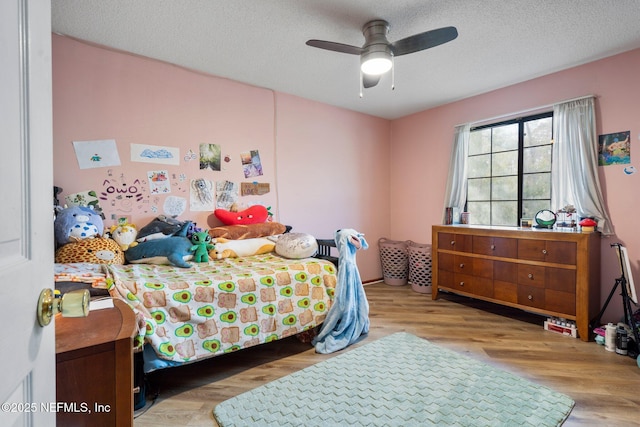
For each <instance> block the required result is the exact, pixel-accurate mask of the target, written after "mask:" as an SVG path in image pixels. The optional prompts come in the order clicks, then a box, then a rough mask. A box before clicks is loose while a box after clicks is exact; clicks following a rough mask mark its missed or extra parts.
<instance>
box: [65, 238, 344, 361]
mask: <svg viewBox="0 0 640 427" xmlns="http://www.w3.org/2000/svg"><path fill="white" fill-rule="evenodd" d="M326 245H331V241H325V240H321V241H320V247H321V248H322V249H320V250H319V253H318V257H320V258H315V257H312V258H304V259H289V258H284V257H281V256H279V255H277V254H276V253H275V252H270V253H266V254H259V255H251V256H243V257H237V258H224V259H220V260H209V261H208V262H203V263H192V267H191V268H179V267H176V266H173V265H155V264H87V263H79V264H56V280H57V287H58V288H62V289H65V286H66V289H67V290H68V289H70V288H69V285H70V284H71V285H72V284H74V283H75V284H78V285H77V286H72V287H74V288H77V287H81V286H82V285H84V286H85V287H88V288H91V292H92V295H93V296H100V294H101V293H104V292H105V291H101V290H100V288H103V287H106V288H107V292H108V295H110V296H111V297H113V298H120V299H122V300H124V301H126V302H127V303H128V304H129V305H130V306H131V307H132V309H133V310H134V312H135V313H136V316H137V318H138V326H139V335H138V337H137V339H136V343H137V345H138V346H139V347H140V348H142V347H144V368H143V369H144V372H145V373H149V372H152V371H154V370H158V369H163V368H167V367H172V366H178V365H182V364H185V363H192V362H196V361H200V360H203V359H209V358H212V357H215V356H218V355H221V354H226V353H230V352H233V351H237V350H240V349H245V348H248V347H252V346H255V345H259V344H262V343H267V342H271V341H275V340H278V339H281V338H286V337H289V336H292V335H297V334H300V333H302V332H308V333H311V332H312V331H313V329H314V328H316V327H317V326H319V325H320V324H322V322H323V320H324V318H325V316H326V314H327V312H328V310H329V308H330V307H331V303H332V300H333V296H334V291H335V286H336V280H337V275H336V273H337V270H336V264H335V261H336V259H335V258H333V257H331V256H330V255H328V254H329V252H328V250H327V248H326ZM327 255H328V256H327ZM96 287H97V288H96Z"/></svg>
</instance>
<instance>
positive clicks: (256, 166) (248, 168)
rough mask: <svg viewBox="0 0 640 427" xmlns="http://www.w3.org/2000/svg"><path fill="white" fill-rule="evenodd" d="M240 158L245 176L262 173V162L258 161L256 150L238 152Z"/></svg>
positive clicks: (258, 155)
mask: <svg viewBox="0 0 640 427" xmlns="http://www.w3.org/2000/svg"><path fill="white" fill-rule="evenodd" d="M240 158H241V159H242V170H243V171H244V177H245V178H250V177H252V176H260V175H262V163H261V162H260V153H259V152H258V150H251V151H246V152H244V153H240Z"/></svg>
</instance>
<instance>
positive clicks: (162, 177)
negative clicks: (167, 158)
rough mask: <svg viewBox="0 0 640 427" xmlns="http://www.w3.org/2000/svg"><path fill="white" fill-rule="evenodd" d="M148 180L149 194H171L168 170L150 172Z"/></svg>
mask: <svg viewBox="0 0 640 427" xmlns="http://www.w3.org/2000/svg"><path fill="white" fill-rule="evenodd" d="M147 179H148V180H149V192H150V193H151V194H168V193H171V182H170V181H169V173H168V172H167V171H166V170H157V171H148V172H147Z"/></svg>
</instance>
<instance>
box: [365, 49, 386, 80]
mask: <svg viewBox="0 0 640 427" xmlns="http://www.w3.org/2000/svg"><path fill="white" fill-rule="evenodd" d="M392 65H393V62H392V61H391V52H389V51H388V49H383V50H373V51H369V52H365V53H363V54H362V57H361V63H360V69H361V70H362V72H363V73H365V74H370V75H373V76H379V75H381V74H384V73H386V72H387V71H389V70H390V69H391V67H392Z"/></svg>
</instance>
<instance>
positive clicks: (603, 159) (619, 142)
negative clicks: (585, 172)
mask: <svg viewBox="0 0 640 427" xmlns="http://www.w3.org/2000/svg"><path fill="white" fill-rule="evenodd" d="M630 137H631V131H626V132H617V133H610V134H607V135H600V137H599V140H598V165H599V166H607V165H621V164H627V163H631V139H630Z"/></svg>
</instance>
